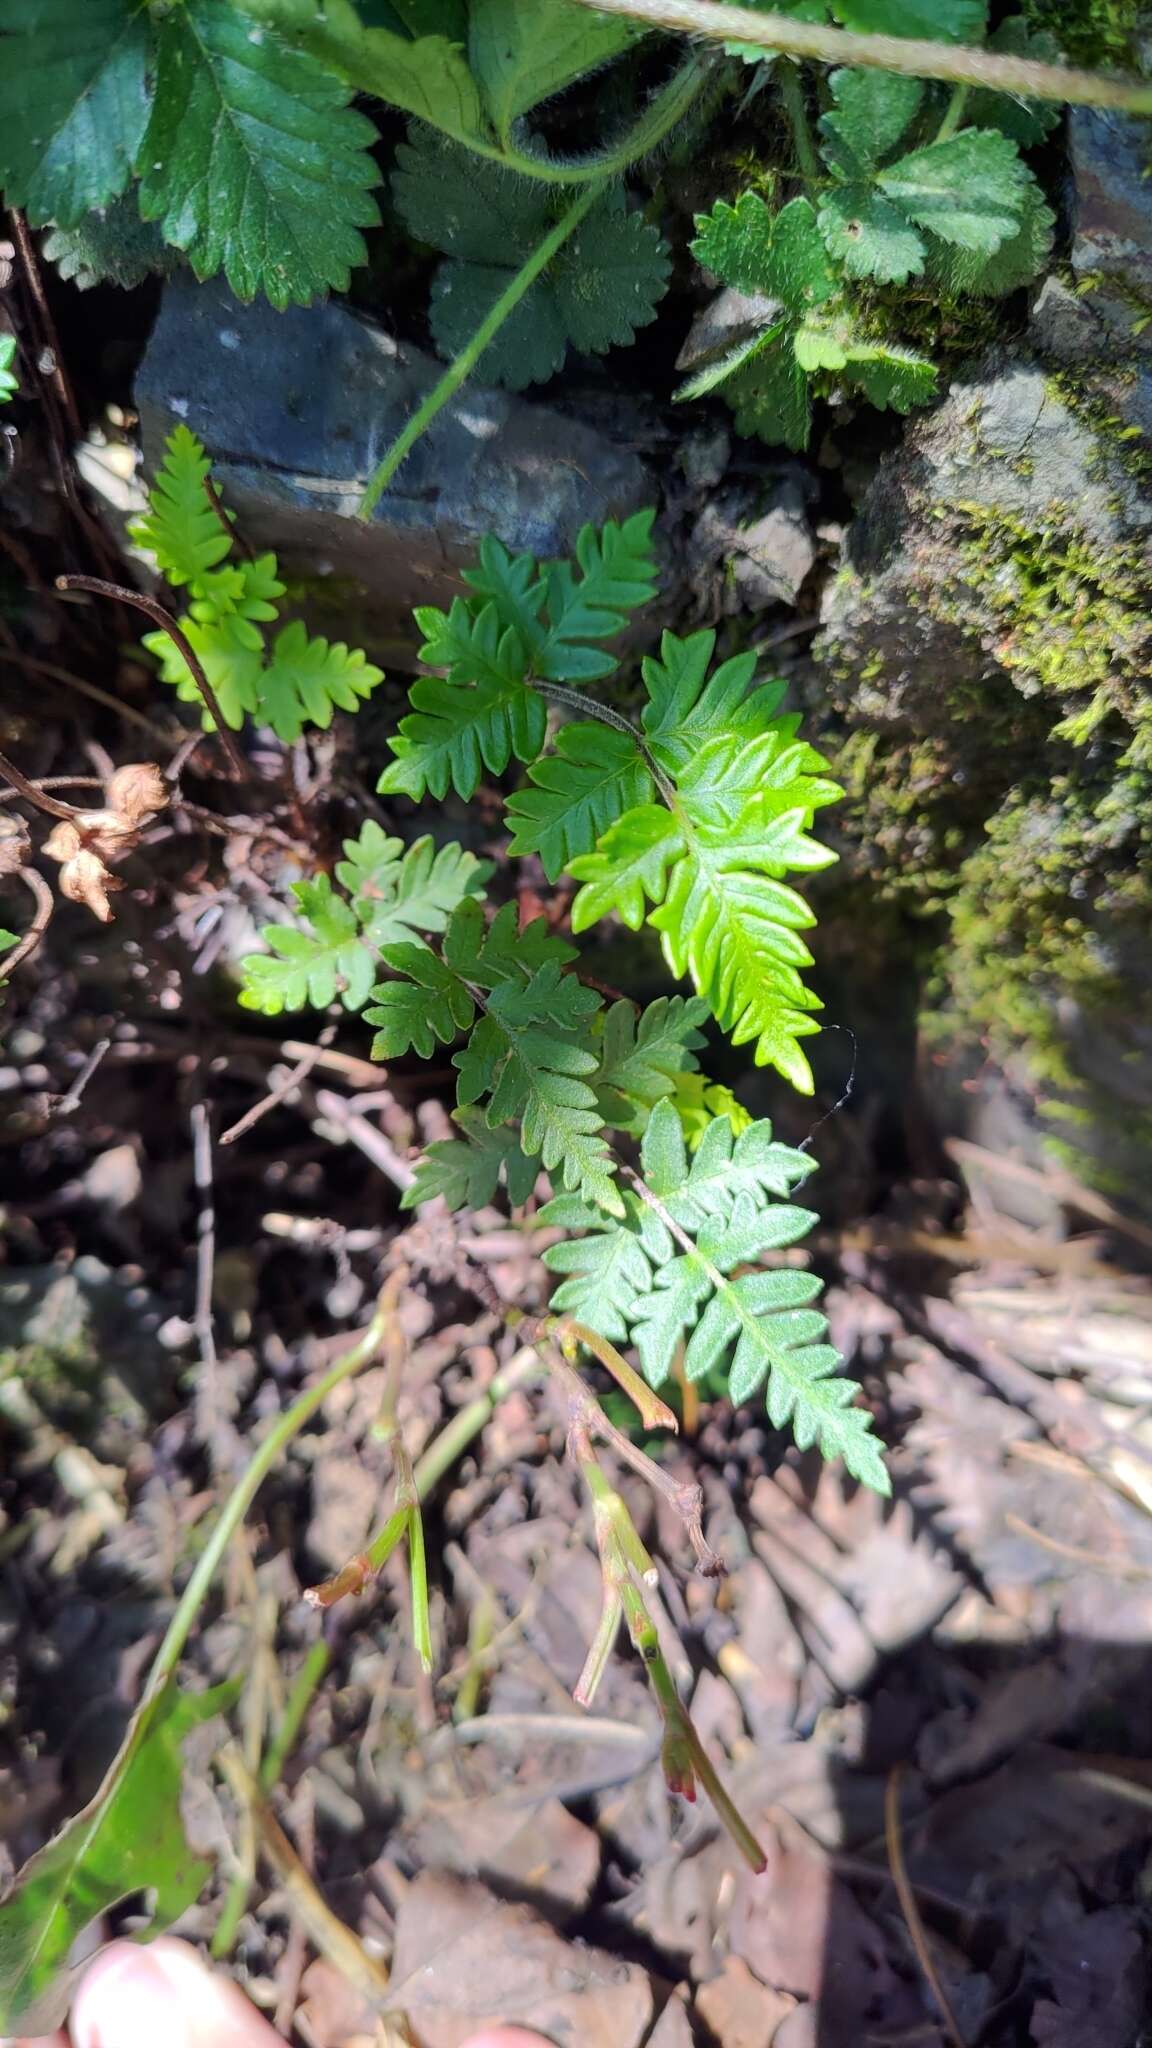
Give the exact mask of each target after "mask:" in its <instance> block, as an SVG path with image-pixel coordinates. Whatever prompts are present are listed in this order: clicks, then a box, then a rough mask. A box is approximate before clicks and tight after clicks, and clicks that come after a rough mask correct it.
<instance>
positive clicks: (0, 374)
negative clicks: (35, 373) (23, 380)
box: [0, 334, 20, 403]
mask: <svg viewBox="0 0 1152 2048" xmlns="http://www.w3.org/2000/svg"><path fill="white" fill-rule="evenodd" d="M15 361H16V336H15V335H14V334H5V335H2V336H0V403H3V402H4V401H5V400H7V399H9V398H12V397H14V396H15V394H16V392H17V391H19V389H20V379H19V378H18V377H17V375H16V372H15V370H14V368H13V364H14V363H15Z"/></svg>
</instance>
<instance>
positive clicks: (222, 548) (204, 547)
mask: <svg viewBox="0 0 1152 2048" xmlns="http://www.w3.org/2000/svg"><path fill="white" fill-rule="evenodd" d="M211 469H212V465H211V463H210V462H209V460H208V457H207V456H206V455H205V453H204V448H203V444H202V443H201V442H200V441H198V440H197V438H196V436H195V434H193V433H192V432H191V430H190V429H189V428H188V427H182V426H179V427H174V428H173V430H172V432H171V433H170V434H169V436H168V439H167V441H166V442H165V444H164V460H163V462H162V463H161V465H160V468H159V469H158V471H157V473H156V477H155V480H154V482H153V484H152V487H151V489H150V490H149V493H148V510H147V512H144V513H142V514H141V515H140V517H139V518H137V519H133V520H132V521H131V523H130V525H129V528H128V532H129V536H130V538H131V539H132V541H133V542H134V544H135V545H136V546H137V547H138V548H146V549H147V550H148V552H149V554H151V555H153V556H154V557H155V560H156V565H157V567H158V569H159V570H160V573H161V575H162V576H163V577H164V579H165V581H166V582H168V583H171V584H172V585H173V586H174V587H176V588H179V587H180V586H181V585H182V584H185V583H193V584H195V583H199V582H200V580H201V579H202V578H203V576H204V575H205V574H206V572H207V571H208V570H209V569H214V568H216V567H217V565H218V564H219V563H220V562H222V561H223V560H224V557H225V555H227V554H230V553H231V549H232V539H231V536H230V534H229V533H228V532H227V530H226V528H225V527H224V526H223V525H222V524H221V521H220V517H219V514H218V513H217V512H216V510H215V508H214V507H213V505H212V504H211V503H210V501H209V498H208V492H207V489H206V485H207V481H208V478H209V476H210V474H211Z"/></svg>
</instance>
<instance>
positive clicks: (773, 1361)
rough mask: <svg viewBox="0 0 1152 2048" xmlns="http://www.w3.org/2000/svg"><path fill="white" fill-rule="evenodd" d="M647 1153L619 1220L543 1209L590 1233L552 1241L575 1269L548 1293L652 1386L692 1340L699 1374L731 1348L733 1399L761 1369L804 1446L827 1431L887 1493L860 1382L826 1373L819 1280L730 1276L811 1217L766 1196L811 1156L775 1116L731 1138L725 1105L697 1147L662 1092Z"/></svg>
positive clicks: (793, 1237)
mask: <svg viewBox="0 0 1152 2048" xmlns="http://www.w3.org/2000/svg"><path fill="white" fill-rule="evenodd" d="M713 1130H716V1131H717V1133H718V1135H717V1136H716V1137H715V1138H713V1136H712V1131H713ZM641 1159H642V1164H643V1172H644V1180H643V1181H642V1182H641V1183H640V1194H641V1200H640V1202H637V1201H636V1199H635V1197H634V1196H632V1195H631V1194H629V1196H628V1197H627V1201H626V1206H625V1209H624V1213H623V1215H622V1216H621V1217H620V1218H619V1220H618V1221H617V1222H616V1223H615V1224H611V1225H606V1224H605V1223H604V1221H603V1220H602V1219H601V1218H600V1217H598V1216H596V1215H595V1214H594V1212H592V1211H590V1210H588V1209H587V1208H586V1207H584V1206H581V1205H579V1204H575V1203H572V1202H571V1201H569V1200H567V1199H566V1198H565V1197H563V1196H562V1197H560V1198H558V1199H556V1200H554V1201H552V1202H550V1203H548V1204H547V1205H546V1207H545V1208H544V1209H543V1210H542V1211H541V1220H542V1221H543V1222H547V1223H554V1224H559V1225H560V1226H561V1227H562V1228H564V1229H566V1230H579V1231H584V1232H586V1233H587V1234H586V1235H584V1236H583V1237H581V1238H579V1239H578V1240H577V1241H576V1242H575V1243H571V1242H565V1243H562V1244H558V1245H553V1246H551V1247H550V1248H549V1249H548V1250H547V1251H546V1252H545V1254H544V1260H545V1264H546V1265H548V1266H549V1267H550V1269H551V1270H552V1271H553V1272H557V1273H561V1274H564V1275H566V1276H567V1277H566V1278H565V1279H564V1280H563V1281H562V1283H561V1285H560V1286H559V1287H558V1288H557V1290H556V1293H555V1294H554V1296H553V1301H554V1303H555V1305H556V1307H558V1308H562V1309H566V1310H568V1311H570V1312H573V1313H575V1314H577V1315H578V1316H579V1318H580V1320H581V1321H584V1322H587V1323H588V1324H589V1325H590V1326H591V1327H592V1328H593V1329H596V1330H599V1331H601V1332H602V1334H603V1335H604V1336H608V1337H611V1339H612V1341H613V1342H616V1343H621V1342H624V1341H626V1340H627V1339H629V1338H630V1339H631V1341H632V1342H633V1343H634V1344H635V1345H636V1348H637V1350H638V1352H639V1355H640V1361H641V1364H642V1366H643V1368H644V1372H645V1375H646V1377H647V1378H648V1380H649V1381H650V1383H651V1384H652V1385H653V1386H660V1385H662V1384H663V1382H664V1381H665V1380H666V1379H667V1378H668V1376H669V1375H670V1373H671V1371H672V1365H673V1361H674V1358H675V1356H676V1353H677V1350H678V1348H679V1346H680V1345H681V1344H684V1343H685V1341H686V1350H685V1352H684V1366H685V1371H686V1372H687V1374H688V1377H689V1378H690V1379H692V1380H701V1379H704V1378H706V1377H707V1376H708V1375H709V1374H710V1373H711V1372H713V1371H714V1370H715V1368H716V1367H717V1366H718V1365H720V1364H721V1363H722V1362H723V1361H724V1360H725V1359H727V1360H728V1361H729V1393H730V1396H731V1399H732V1400H733V1401H746V1400H748V1399H749V1398H750V1397H751V1395H752V1394H753V1393H755V1392H756V1391H757V1390H758V1388H759V1387H761V1386H764V1385H765V1383H766V1400H767V1408H768V1414H769V1418H770V1420H771V1421H772V1423H773V1424H774V1426H775V1427H776V1428H783V1427H785V1426H788V1425H790V1426H791V1429H792V1432H793V1435H794V1436H795V1438H796V1441H797V1443H798V1444H799V1445H800V1446H801V1448H807V1446H808V1445H809V1444H812V1443H819V1446H820V1449H821V1451H822V1452H823V1454H824V1456H825V1457H842V1458H843V1459H844V1462H845V1464H846V1466H847V1467H848V1470H849V1471H850V1472H851V1473H852V1474H853V1475H854V1477H856V1478H857V1479H860V1480H862V1481H863V1482H864V1484H865V1485H868V1486H872V1487H874V1488H875V1489H876V1490H877V1491H878V1492H880V1493H887V1492H888V1491H889V1490H890V1489H889V1481H888V1475H887V1473H886V1471H885V1469H884V1464H883V1459H882V1456H881V1451H880V1446H879V1444H878V1443H877V1441H876V1439H875V1437H874V1436H873V1435H872V1434H871V1427H872V1418H871V1416H870V1415H868V1414H867V1413H866V1412H865V1411H864V1410H863V1409H860V1408H856V1407H854V1406H853V1405H852V1403H853V1400H854V1397H855V1396H856V1395H857V1394H858V1392H859V1388H858V1387H856V1386H855V1385H854V1384H853V1383H852V1381H850V1380H846V1379H841V1378H833V1377H831V1375H832V1374H833V1373H835V1371H836V1368H837V1367H838V1365H839V1364H840V1359H839V1355H838V1354H837V1352H836V1351H835V1350H834V1349H833V1347H832V1346H831V1345H830V1344H827V1343H825V1342H823V1341H822V1340H823V1338H824V1336H825V1334H826V1331H827V1321H826V1318H825V1317H824V1316H823V1315H822V1314H821V1313H820V1311H819V1310H818V1309H815V1308H813V1307H812V1306H811V1304H812V1303H813V1302H814V1300H815V1298H816V1297H817V1295H818V1294H819V1292H820V1282H819V1280H818V1279H817V1278H816V1277H815V1276H814V1275H813V1274H809V1273H802V1272H797V1271H793V1270H781V1269H774V1270H771V1271H767V1272H763V1271H762V1272H752V1273H740V1272H737V1273H736V1277H733V1274H734V1271H735V1270H736V1269H737V1268H740V1267H743V1266H745V1265H747V1264H748V1262H749V1261H750V1260H754V1259H756V1258H758V1257H760V1256H761V1255H762V1254H763V1253H764V1252H765V1251H769V1250H778V1249H781V1248H783V1247H785V1246H787V1245H792V1244H795V1243H797V1242H798V1241H799V1239H801V1238H802V1237H803V1236H804V1235H805V1234H806V1233H807V1231H808V1230H809V1229H810V1228H811V1226H812V1224H813V1223H814V1222H815V1220H816V1219H815V1217H814V1216H813V1214H812V1212H811V1211H810V1210H806V1209H798V1208H795V1207H794V1206H792V1205H791V1204H790V1203H774V1202H768V1201H766V1200H765V1196H766V1195H767V1194H771V1193H780V1192H787V1191H788V1190H789V1189H790V1188H791V1187H792V1186H793V1185H794V1184H795V1182H796V1180H797V1178H798V1177H799V1175H800V1173H801V1172H803V1171H807V1170H808V1168H809V1165H810V1162H809V1161H807V1160H806V1159H804V1158H803V1155H798V1154H796V1153H790V1152H789V1148H788V1147H786V1146H776V1145H775V1143H774V1141H773V1138H772V1132H771V1127H770V1126H769V1125H768V1124H766V1123H763V1124H753V1125H751V1126H750V1127H749V1129H748V1130H747V1131H745V1132H744V1133H742V1135H741V1136H740V1137H739V1138H738V1139H736V1140H735V1141H733V1138H732V1132H731V1128H730V1126H728V1123H727V1119H726V1118H719V1119H718V1120H717V1123H716V1124H715V1125H713V1126H711V1127H710V1129H709V1132H708V1133H707V1134H706V1136H705V1140H704V1143H703V1144H702V1145H701V1147H700V1150H699V1152H698V1153H697V1154H696V1156H695V1158H694V1159H693V1160H691V1161H689V1158H688V1155H687V1152H686V1150H685V1145H684V1138H683V1134H682V1131H681V1129H680V1123H679V1118H678V1116H677V1113H676V1109H675V1107H674V1105H673V1104H672V1103H671V1102H667V1101H665V1102H661V1103H659V1104H658V1105H657V1106H656V1108H655V1109H654V1110H653V1112H652V1117H651V1121H650V1123H649V1126H648V1131H647V1133H646V1135H645V1138H644V1142H643V1146H642V1149H641ZM726 1167H727V1169H728V1174H727V1178H726V1175H725V1168H726ZM657 1189H661V1190H662V1191H663V1192H662V1193H657Z"/></svg>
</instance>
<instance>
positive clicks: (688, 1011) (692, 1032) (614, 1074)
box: [594, 996, 708, 1135]
mask: <svg viewBox="0 0 1152 2048" xmlns="http://www.w3.org/2000/svg"><path fill="white" fill-rule="evenodd" d="M707 1014H708V1005H707V1003H705V1002H704V1001H703V1000H702V999H701V998H700V997H698V996H688V997H684V996H659V997H658V998H657V1000H656V1001H655V1002H654V1003H649V1005H648V1007H647V1009H646V1010H644V1011H642V1012H641V1014H640V1016H639V1017H638V1016H637V1015H636V1011H635V1009H634V1008H633V1006H632V1004H631V1003H629V1002H624V1001H620V1002H618V1003H613V1004H612V1005H611V1007H610V1008H609V1009H608V1010H606V1011H605V1012H604V1018H603V1024H602V1028H601V1036H600V1041H599V1048H598V1049H599V1055H600V1061H599V1067H598V1069H597V1072H596V1077H595V1082H594V1086H595V1089H596V1099H597V1102H598V1104H599V1107H600V1112H601V1115H602V1116H603V1118H604V1121H605V1123H606V1124H611V1125H613V1126H614V1128H615V1129H617V1130H621V1131H632V1132H635V1133H636V1135H639V1134H640V1133H641V1132H642V1131H643V1129H644V1126H645V1124H646V1123H647V1121H648V1113H649V1111H650V1110H652V1109H653V1108H654V1107H655V1105H656V1103H657V1102H659V1101H661V1100H662V1098H663V1097H664V1096H666V1095H671V1094H672V1093H673V1092H674V1090H675V1088H676V1084H677V1081H678V1080H679V1078H680V1076H681V1075H682V1073H684V1072H685V1070H690V1069H692V1068H694V1067H695V1065H696V1053H697V1051H698V1050H699V1049H700V1047H701V1046H702V1045H703V1044H704V1034H703V1032H702V1031H700V1030H699V1029H698V1027H699V1025H700V1024H701V1023H702V1022H703V1020H704V1018H705V1017H706V1016H707Z"/></svg>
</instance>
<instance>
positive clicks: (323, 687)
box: [250, 619, 384, 745]
mask: <svg viewBox="0 0 1152 2048" xmlns="http://www.w3.org/2000/svg"><path fill="white" fill-rule="evenodd" d="M383 680H384V671H383V669H379V668H375V667H374V666H373V664H372V663H371V662H370V661H369V660H367V658H366V657H365V655H363V654H362V653H361V652H360V650H359V648H350V647H348V646H346V645H345V643H344V641H343V640H334V641H328V640H325V639H323V638H322V637H321V636H319V635H317V636H316V637H313V636H312V635H310V634H309V632H308V630H307V627H305V626H304V625H302V624H301V622H300V621H299V619H293V620H292V622H291V623H290V624H289V625H287V626H285V627H284V629H283V631H282V632H280V633H279V634H277V637H276V640H275V642H274V643H273V647H272V653H271V657H270V659H269V661H268V664H267V666H266V667H265V668H264V669H263V670H262V672H261V675H260V687H259V700H258V702H257V703H256V704H254V705H252V706H251V707H250V708H251V710H252V711H253V713H254V714H255V715H256V716H257V717H258V718H260V719H261V720H262V721H264V722H265V723H266V724H268V725H270V726H271V727H272V730H273V732H274V733H275V734H276V737H277V739H280V740H283V741H284V742H285V744H286V745H290V744H291V743H292V741H293V740H298V739H299V737H300V735H301V733H302V732H303V730H304V727H305V726H306V725H317V726H320V727H321V728H322V729H323V728H325V727H327V726H329V725H331V723H332V719H333V715H334V713H335V712H336V711H358V710H359V708H360V705H361V704H362V702H363V701H364V699H365V698H367V697H370V696H371V694H372V692H373V690H374V689H375V688H376V685H377V683H381V682H383Z"/></svg>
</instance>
